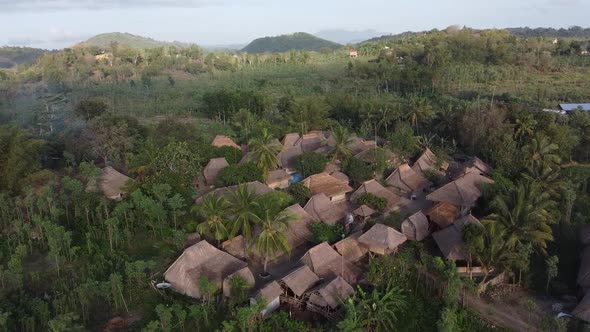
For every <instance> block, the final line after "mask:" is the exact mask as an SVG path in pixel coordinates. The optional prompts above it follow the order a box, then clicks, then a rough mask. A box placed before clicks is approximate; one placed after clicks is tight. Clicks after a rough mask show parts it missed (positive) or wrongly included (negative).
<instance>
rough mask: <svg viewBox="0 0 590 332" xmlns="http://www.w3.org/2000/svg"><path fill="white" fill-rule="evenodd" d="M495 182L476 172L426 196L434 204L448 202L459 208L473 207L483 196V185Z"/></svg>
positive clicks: (465, 175)
mask: <svg viewBox="0 0 590 332" xmlns="http://www.w3.org/2000/svg"><path fill="white" fill-rule="evenodd" d="M493 182H494V180H492V179H490V178H488V177H485V176H482V175H480V174H479V173H476V172H470V173H467V174H464V175H463V176H461V177H459V178H457V179H456V180H455V181H453V182H450V183H447V184H446V185H444V186H442V187H440V188H438V189H437V190H435V191H434V192H432V193H430V194H429V195H427V196H426V199H428V200H429V201H433V202H448V203H451V204H454V205H457V206H471V205H473V204H475V202H476V201H477V200H478V199H479V198H480V197H481V196H482V195H483V192H482V185H483V184H484V183H493Z"/></svg>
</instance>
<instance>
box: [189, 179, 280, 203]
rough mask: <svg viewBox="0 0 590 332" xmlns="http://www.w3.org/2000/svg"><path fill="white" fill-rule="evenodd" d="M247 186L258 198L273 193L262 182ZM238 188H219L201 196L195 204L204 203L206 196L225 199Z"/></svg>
mask: <svg viewBox="0 0 590 332" xmlns="http://www.w3.org/2000/svg"><path fill="white" fill-rule="evenodd" d="M245 185H246V186H247V187H248V190H250V191H253V192H254V193H256V195H258V196H260V195H263V194H266V193H269V192H271V191H273V190H272V189H271V188H269V187H268V186H267V185H266V184H264V183H262V182H260V181H252V182H248V183H246V184H245ZM238 187H239V186H238V185H236V186H229V187H223V188H217V189H215V190H212V191H210V192H208V193H205V194H204V195H201V196H199V197H197V199H196V200H195V202H196V203H197V204H199V203H201V202H202V201H203V197H204V196H206V195H216V196H224V197H227V196H229V194H230V192H232V191H235V190H236V189H238Z"/></svg>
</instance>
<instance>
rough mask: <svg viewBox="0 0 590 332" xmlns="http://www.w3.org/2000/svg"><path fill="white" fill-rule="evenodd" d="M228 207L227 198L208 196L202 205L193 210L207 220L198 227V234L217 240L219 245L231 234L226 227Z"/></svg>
mask: <svg viewBox="0 0 590 332" xmlns="http://www.w3.org/2000/svg"><path fill="white" fill-rule="evenodd" d="M228 206H229V203H228V202H227V200H226V199H225V198H223V197H220V196H219V197H218V196H215V195H207V196H205V197H204V198H203V203H201V205H199V206H195V207H194V208H193V209H194V210H196V211H197V212H198V213H199V214H200V215H201V216H202V217H203V218H204V219H205V220H204V221H203V222H202V223H200V224H199V225H197V232H199V234H201V235H206V236H211V237H213V238H215V240H217V245H219V242H221V240H224V239H226V238H227V236H228V234H229V232H228V231H227V227H226V226H225V223H226V217H227V212H228Z"/></svg>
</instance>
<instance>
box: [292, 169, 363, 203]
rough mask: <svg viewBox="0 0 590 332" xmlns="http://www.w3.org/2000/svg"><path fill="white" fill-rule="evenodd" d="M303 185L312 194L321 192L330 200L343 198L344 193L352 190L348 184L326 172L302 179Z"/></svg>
mask: <svg viewBox="0 0 590 332" xmlns="http://www.w3.org/2000/svg"><path fill="white" fill-rule="evenodd" d="M303 185H305V186H306V187H307V188H309V190H311V193H312V194H313V195H315V194H319V193H323V194H324V195H326V196H327V197H328V198H330V200H331V201H341V200H344V199H345V198H346V193H349V192H351V191H352V187H350V186H349V185H348V184H345V183H342V181H340V180H338V179H337V178H335V177H333V176H331V175H330V174H327V173H320V174H314V175H312V176H310V177H308V178H306V179H305V180H303Z"/></svg>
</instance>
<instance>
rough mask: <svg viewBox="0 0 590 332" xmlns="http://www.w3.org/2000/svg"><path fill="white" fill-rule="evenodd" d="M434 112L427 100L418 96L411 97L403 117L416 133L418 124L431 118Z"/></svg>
mask: <svg viewBox="0 0 590 332" xmlns="http://www.w3.org/2000/svg"><path fill="white" fill-rule="evenodd" d="M433 116H434V111H433V110H432V105H430V102H429V101H428V99H426V98H423V97H418V96H415V95H413V96H411V97H410V100H409V103H408V108H407V110H406V112H405V117H406V119H407V120H408V121H410V123H411V124H412V126H413V127H414V128H416V130H417V131H418V128H419V125H420V123H422V122H424V121H426V120H428V119H430V118H432V117H433Z"/></svg>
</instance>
